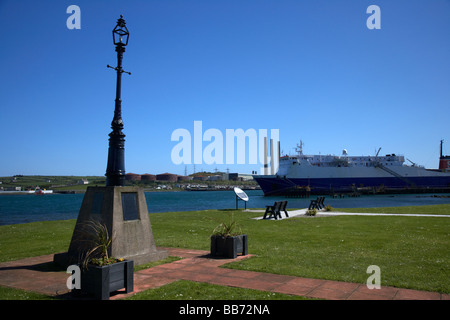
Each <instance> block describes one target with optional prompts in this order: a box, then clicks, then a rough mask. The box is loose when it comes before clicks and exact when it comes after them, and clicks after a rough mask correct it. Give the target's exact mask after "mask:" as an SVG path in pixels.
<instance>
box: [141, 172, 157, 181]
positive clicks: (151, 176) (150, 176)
mask: <svg viewBox="0 0 450 320" xmlns="http://www.w3.org/2000/svg"><path fill="white" fill-rule="evenodd" d="M141 180H142V181H156V176H155V175H154V174H148V173H145V174H143V175H141Z"/></svg>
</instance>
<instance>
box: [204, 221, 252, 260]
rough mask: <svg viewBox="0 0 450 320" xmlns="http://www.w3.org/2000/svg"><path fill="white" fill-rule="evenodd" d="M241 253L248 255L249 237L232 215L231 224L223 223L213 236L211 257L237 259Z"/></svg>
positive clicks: (214, 231)
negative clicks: (243, 232)
mask: <svg viewBox="0 0 450 320" xmlns="http://www.w3.org/2000/svg"><path fill="white" fill-rule="evenodd" d="M239 253H242V255H247V254H248V236H247V235H246V234H242V231H241V228H240V227H239V226H238V225H237V223H236V221H235V220H234V214H232V215H231V219H230V222H229V223H226V222H222V223H220V224H219V225H218V226H217V227H216V228H215V229H214V230H213V234H212V235H211V255H212V256H214V257H225V258H233V259H234V258H236V257H237V255H238V254H239Z"/></svg>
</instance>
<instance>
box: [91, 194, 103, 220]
mask: <svg viewBox="0 0 450 320" xmlns="http://www.w3.org/2000/svg"><path fill="white" fill-rule="evenodd" d="M102 204H103V193H102V192H96V193H94V196H93V200H92V207H91V215H93V216H98V217H100V215H101V213H102Z"/></svg>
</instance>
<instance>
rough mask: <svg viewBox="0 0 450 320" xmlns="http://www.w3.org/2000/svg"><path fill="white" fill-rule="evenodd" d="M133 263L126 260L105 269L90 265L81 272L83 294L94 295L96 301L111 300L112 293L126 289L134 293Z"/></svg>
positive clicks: (104, 267)
mask: <svg viewBox="0 0 450 320" xmlns="http://www.w3.org/2000/svg"><path fill="white" fill-rule="evenodd" d="M133 287H134V283H133V261H132V260H125V261H121V262H117V263H114V264H110V265H106V266H103V267H99V266H94V265H89V266H88V268H87V269H86V270H83V269H82V270H81V293H83V294H89V295H94V297H95V298H96V299H101V300H109V295H110V293H111V292H114V291H117V290H119V289H123V288H125V290H126V293H129V292H132V291H133Z"/></svg>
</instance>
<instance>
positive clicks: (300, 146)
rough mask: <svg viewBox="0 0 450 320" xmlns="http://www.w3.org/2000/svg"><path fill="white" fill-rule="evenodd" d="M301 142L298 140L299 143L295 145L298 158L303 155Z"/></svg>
mask: <svg viewBox="0 0 450 320" xmlns="http://www.w3.org/2000/svg"><path fill="white" fill-rule="evenodd" d="M303 145H304V144H303V141H302V140H300V143H298V144H297V147H296V148H295V149H296V150H295V151H297V153H298V155H299V156H301V155H303Z"/></svg>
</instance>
